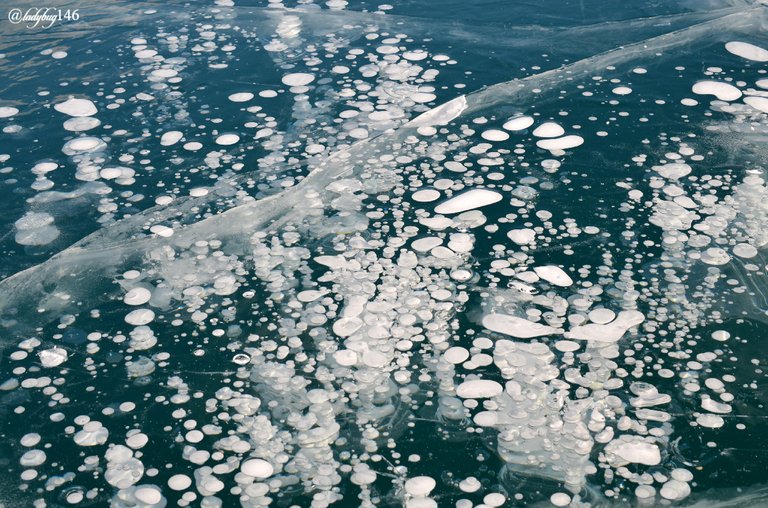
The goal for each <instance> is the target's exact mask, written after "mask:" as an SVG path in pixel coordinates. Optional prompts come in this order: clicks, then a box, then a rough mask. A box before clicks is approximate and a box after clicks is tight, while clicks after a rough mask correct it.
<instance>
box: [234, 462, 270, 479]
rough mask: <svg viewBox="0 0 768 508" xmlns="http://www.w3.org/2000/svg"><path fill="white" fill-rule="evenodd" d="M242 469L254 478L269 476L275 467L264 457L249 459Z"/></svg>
mask: <svg viewBox="0 0 768 508" xmlns="http://www.w3.org/2000/svg"><path fill="white" fill-rule="evenodd" d="M240 471H241V472H242V473H243V474H246V475H248V476H252V477H253V478H269V477H270V476H272V474H273V473H274V472H275V468H274V467H272V464H270V463H269V462H267V461H266V460H264V459H249V460H246V461H245V462H243V463H242V465H241V466H240Z"/></svg>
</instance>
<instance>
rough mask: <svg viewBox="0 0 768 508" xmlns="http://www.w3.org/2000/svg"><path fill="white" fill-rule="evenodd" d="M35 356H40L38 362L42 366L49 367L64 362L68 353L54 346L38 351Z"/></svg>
mask: <svg viewBox="0 0 768 508" xmlns="http://www.w3.org/2000/svg"><path fill="white" fill-rule="evenodd" d="M37 356H38V358H40V363H41V364H42V366H43V367H46V368H51V367H58V366H59V365H61V364H62V363H64V362H66V361H67V357H68V354H67V350H66V349H63V348H60V347H57V346H54V347H52V348H50V349H45V350H43V351H40V352H39V353H37Z"/></svg>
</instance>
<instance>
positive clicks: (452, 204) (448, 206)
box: [435, 189, 502, 214]
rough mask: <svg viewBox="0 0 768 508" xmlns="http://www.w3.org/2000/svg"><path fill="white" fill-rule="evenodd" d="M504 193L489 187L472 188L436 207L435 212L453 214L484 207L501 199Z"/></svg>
mask: <svg viewBox="0 0 768 508" xmlns="http://www.w3.org/2000/svg"><path fill="white" fill-rule="evenodd" d="M501 199H502V195H501V194H499V193H498V192H496V191H492V190H488V189H472V190H469V191H466V192H463V193H461V194H459V195H458V196H455V197H453V198H451V199H449V200H447V201H445V202H443V203H440V204H439V205H438V206H436V207H435V213H440V214H446V213H448V214H453V213H461V212H466V211H467V210H474V209H475V208H482V207H484V206H488V205H492V204H494V203H498V202H499V201H501Z"/></svg>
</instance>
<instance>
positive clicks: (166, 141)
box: [160, 131, 184, 146]
mask: <svg viewBox="0 0 768 508" xmlns="http://www.w3.org/2000/svg"><path fill="white" fill-rule="evenodd" d="M183 137H184V134H183V133H182V132H181V131H168V132H164V133H163V135H162V136H160V144H161V145H162V146H172V145H175V144H176V143H178V142H179V141H181V138H183Z"/></svg>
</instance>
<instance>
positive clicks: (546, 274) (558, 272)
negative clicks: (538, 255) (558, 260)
mask: <svg viewBox="0 0 768 508" xmlns="http://www.w3.org/2000/svg"><path fill="white" fill-rule="evenodd" d="M533 271H534V272H536V275H538V276H539V277H541V278H542V279H544V280H545V281H547V282H549V283H551V284H554V285H555V286H560V287H568V286H570V285H572V284H573V279H571V277H570V276H569V275H568V274H567V273H565V271H564V270H563V269H562V268H560V267H558V266H551V265H550V266H537V267H535V268H534V269H533Z"/></svg>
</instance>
